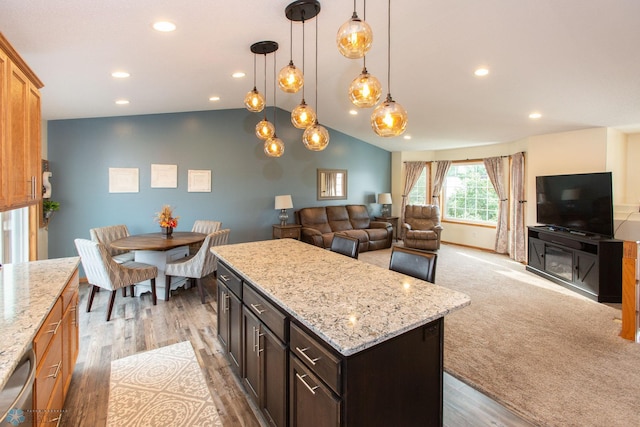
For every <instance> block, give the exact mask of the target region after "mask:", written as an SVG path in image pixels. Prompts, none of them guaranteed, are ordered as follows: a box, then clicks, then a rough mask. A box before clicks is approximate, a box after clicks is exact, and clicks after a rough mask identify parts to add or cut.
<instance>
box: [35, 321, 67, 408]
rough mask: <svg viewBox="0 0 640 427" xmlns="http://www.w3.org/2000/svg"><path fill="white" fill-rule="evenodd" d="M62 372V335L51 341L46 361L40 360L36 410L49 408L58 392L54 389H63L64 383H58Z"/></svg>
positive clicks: (37, 375) (36, 386) (36, 387)
mask: <svg viewBox="0 0 640 427" xmlns="http://www.w3.org/2000/svg"><path fill="white" fill-rule="evenodd" d="M61 330H62V328H61ZM62 370H63V366H62V335H61V334H58V335H57V336H56V337H55V338H54V339H53V340H52V341H51V343H50V345H49V348H48V350H47V352H46V354H45V356H44V360H38V369H37V371H36V380H35V385H34V390H35V401H34V402H35V405H36V407H35V408H36V409H39V410H40V409H47V408H48V406H49V405H48V403H49V400H50V399H51V396H52V395H53V394H54V393H55V392H57V390H54V388H55V387H62V382H61V381H58V380H59V379H61V377H62Z"/></svg>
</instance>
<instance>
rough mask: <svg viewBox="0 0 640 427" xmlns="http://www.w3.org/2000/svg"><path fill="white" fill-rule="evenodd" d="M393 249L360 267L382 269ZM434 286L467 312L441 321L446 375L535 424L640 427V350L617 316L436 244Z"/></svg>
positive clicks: (504, 263) (505, 262)
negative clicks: (458, 299) (623, 334)
mask: <svg viewBox="0 0 640 427" xmlns="http://www.w3.org/2000/svg"><path fill="white" fill-rule="evenodd" d="M389 255H390V250H385V251H374V252H364V253H361V254H360V260H362V261H365V262H370V263H373V264H376V265H379V266H381V267H384V268H387V267H388V265H389ZM436 283H437V284H438V285H441V286H446V287H448V288H451V289H455V290H458V291H461V292H464V293H466V294H467V295H469V296H470V297H471V305H470V306H468V307H465V308H463V309H461V310H459V311H456V312H454V313H452V314H450V315H449V316H447V317H446V318H445V353H444V367H445V370H446V371H447V372H448V373H450V374H451V375H453V376H455V377H457V378H459V379H461V380H462V381H464V382H465V383H467V384H469V385H471V386H472V387H474V388H476V389H478V390H480V391H482V392H483V393H485V394H487V395H488V396H490V397H492V398H494V399H495V400H497V401H498V402H500V403H501V404H503V405H504V406H506V407H508V408H510V409H511V410H512V411H514V412H516V413H517V414H519V415H521V416H522V417H523V418H525V419H527V420H529V421H531V422H533V423H534V424H537V425H541V426H563V427H564V426H581V427H583V426H625V427H626V426H640V344H636V343H632V342H630V341H627V340H624V339H622V338H620V337H618V334H619V332H620V322H619V319H620V310H619V309H616V308H613V307H610V306H607V305H604V304H598V303H596V302H593V301H591V300H588V299H586V298H583V297H581V296H580V295H578V294H576V293H574V292H572V291H569V290H567V289H565V288H563V287H561V286H558V285H555V284H554V283H552V282H550V281H548V280H545V279H543V278H541V277H538V276H536V275H534V274H532V273H529V272H527V271H526V270H525V267H524V265H522V264H519V263H516V262H513V261H512V260H510V259H509V258H508V257H506V256H502V255H496V254H493V253H488V252H483V251H478V250H473V249H469V248H463V247H458V246H454V245H443V247H442V249H441V250H440V251H439V257H438V265H437V270H436Z"/></svg>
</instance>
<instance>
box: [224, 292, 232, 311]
mask: <svg viewBox="0 0 640 427" xmlns="http://www.w3.org/2000/svg"><path fill="white" fill-rule="evenodd" d="M229 298H230V297H229V294H228V293H227V292H225V293H224V300H223V301H222V306H223V307H222V311H223V312H225V313H227V312H228V311H229Z"/></svg>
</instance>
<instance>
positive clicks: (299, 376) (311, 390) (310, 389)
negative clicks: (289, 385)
mask: <svg viewBox="0 0 640 427" xmlns="http://www.w3.org/2000/svg"><path fill="white" fill-rule="evenodd" d="M306 376H307V374H304V375H300V374H298V373H296V377H298V379H299V380H300V381H301V382H302V384H304V385H305V387H307V389H308V390H309V391H310V392H311V393H313V394H316V389H317V388H318V387H320V386H319V385H317V386H315V387H311V386H310V385H309V384H307V382H306V381H305V380H304V377H306Z"/></svg>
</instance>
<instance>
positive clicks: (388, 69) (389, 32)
mask: <svg viewBox="0 0 640 427" xmlns="http://www.w3.org/2000/svg"><path fill="white" fill-rule="evenodd" d="M388 12H389V13H387V17H388V22H387V29H388V30H387V58H388V63H387V89H388V90H389V92H388V93H387V95H388V97H389V98H391V0H389V11H388Z"/></svg>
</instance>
